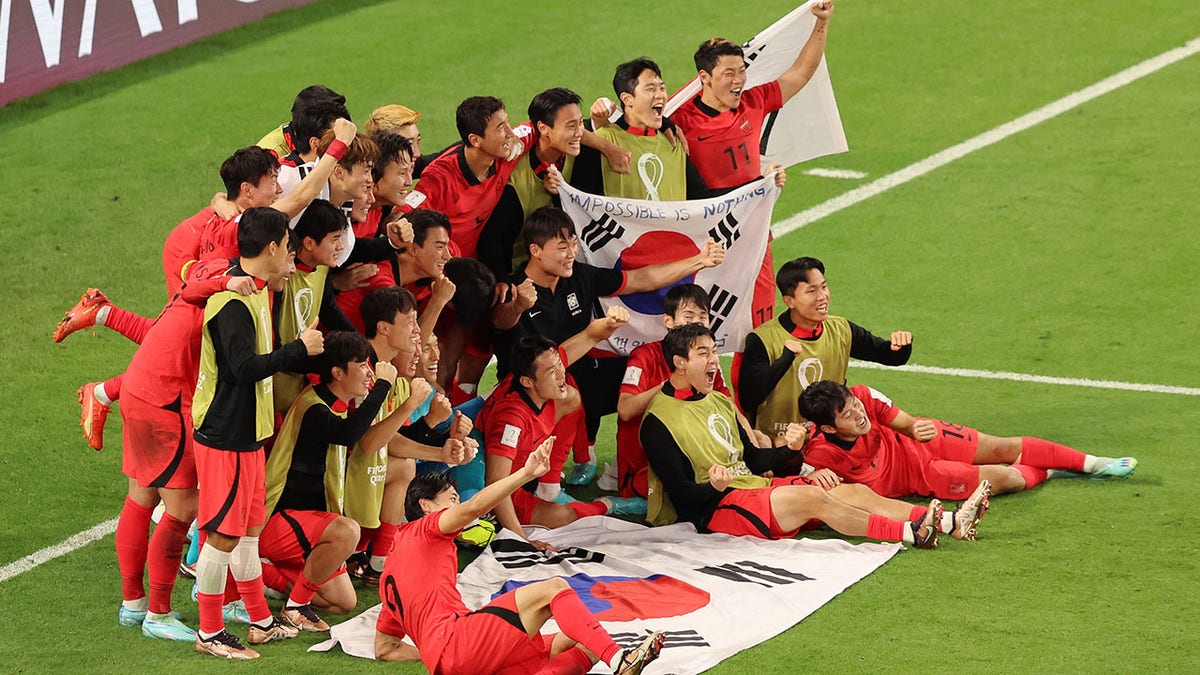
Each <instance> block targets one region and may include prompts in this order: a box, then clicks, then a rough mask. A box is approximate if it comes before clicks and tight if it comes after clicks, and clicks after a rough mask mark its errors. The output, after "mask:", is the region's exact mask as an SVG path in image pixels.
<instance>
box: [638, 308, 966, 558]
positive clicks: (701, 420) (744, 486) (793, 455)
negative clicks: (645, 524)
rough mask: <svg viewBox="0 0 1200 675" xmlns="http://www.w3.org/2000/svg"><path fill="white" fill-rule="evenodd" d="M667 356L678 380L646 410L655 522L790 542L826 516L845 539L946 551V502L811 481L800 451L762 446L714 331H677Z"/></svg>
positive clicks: (692, 327)
mask: <svg viewBox="0 0 1200 675" xmlns="http://www.w3.org/2000/svg"><path fill="white" fill-rule="evenodd" d="M663 352H664V353H665V354H666V356H667V359H668V360H669V361H670V362H671V364H672V366H673V368H672V372H671V377H670V379H669V380H667V382H666V383H665V384H663V386H662V391H661V392H660V393H659V394H658V395H656V396H655V397H654V399H653V400H652V401H651V402H650V406H649V407H648V408H647V409H646V416H645V418H644V419H643V420H642V430H641V440H642V447H644V448H645V449H646V457H647V459H648V460H649V461H650V469H651V473H650V476H649V484H650V500H649V501H650V505H649V518H648V519H649V520H650V522H651V523H653V524H655V525H664V524H667V523H671V522H675V521H676V520H684V521H688V522H691V523H693V524H695V525H696V527H697V529H699V530H701V531H710V532H723V533H725V534H734V535H750V536H756V537H762V538H764V539H780V538H787V537H792V536H795V535H796V533H797V532H799V531H800V529H801V528H803V527H804V526H805V525H807V524H809V522H810V521H812V520H820V521H822V522H824V523H826V524H827V525H829V526H830V527H832V528H833V529H835V530H837V531H838V532H840V533H842V534H847V535H851V536H857V537H861V536H867V537H871V538H872V539H880V540H884V541H904V542H907V543H910V544H913V545H914V546H916V547H917V548H934V547H935V546H937V535H938V529H939V528H938V524H939V523H940V522H941V520H942V506H941V502H940V501H938V500H937V499H934V500H932V501H931V502H930V503H929V507H928V508H926V507H923V506H913V505H912V504H907V503H905V502H901V501H896V500H894V499H887V498H885V497H881V496H880V495H878V494H875V493H874V492H872V491H871V489H870V488H868V487H866V486H865V485H852V484H845V483H843V484H840V485H839V484H836V482H834V481H831V480H830V474H831V473H832V472H829V471H817V472H814V473H812V474H811V475H810V476H809V477H801V476H798V475H796V474H797V473H799V471H800V470H801V466H802V459H803V458H802V455H800V454H799V453H798V452H796V448H794V447H790V446H787V445H784V446H781V447H778V448H772V447H758V446H756V445H755V444H754V443H753V442H752V441H751V438H750V436H749V434H747V433H746V431H745V430H744V429H742V427H741V426H740V425H739V424H738V422H737V417H736V414H735V412H734V407H733V401H731V400H730V399H729V397H728V396H725V395H724V394H721V393H720V392H716V391H714V390H713V384H714V382H715V381H716V375H717V371H718V370H719V369H720V362H719V360H718V358H717V350H716V343H715V342H714V340H713V336H712V332H711V331H710V330H709V329H707V328H705V327H704V326H702V325H700V324H695V323H693V324H687V325H684V326H680V327H678V328H674V329H672V330H671V331H670V332H668V333H667V336H666V337H665V338H663ZM797 447H798V446H797ZM768 473H770V474H772V475H767V474H768ZM985 499H986V491H983V492H981V494H979V495H975V496H973V498H972V499H971V500H968V503H967V505H966V506H965V507H964V508H963V509H960V510H959V512H958V514H957V519H958V520H959V521H960V523H961V525H960V526H959V527H956V528H955V531H954V534H955V535H956V536H960V538H969V537H966V536H964V535H965V533H966V532H968V531H970V530H971V529H972V528H974V526H975V523H976V521H977V520H978V517H979V515H980V513H981V512H982V506H983V503H984V500H985Z"/></svg>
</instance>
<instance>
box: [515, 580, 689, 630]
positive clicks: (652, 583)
mask: <svg viewBox="0 0 1200 675" xmlns="http://www.w3.org/2000/svg"><path fill="white" fill-rule="evenodd" d="M563 578H564V579H566V581H567V583H568V584H569V585H570V586H571V588H572V589H574V590H575V592H576V593H578V594H579V599H580V600H583V604H584V606H586V607H587V608H588V610H589V611H591V613H592V614H595V615H596V618H597V619H598V620H600V621H633V620H635V619H662V618H666V617H671V616H683V615H684V614H690V613H692V612H694V611H696V610H698V609H700V608H702V607H705V606H707V605H708V602H709V595H708V592H707V591H704V590H701V589H699V588H696V587H695V586H692V585H691V584H688V583H684V582H682V581H680V580H679V579H676V578H674V577H669V576H667V575H665V574H654V575H651V576H648V577H621V576H603V577H593V576H589V575H587V574H574V575H572V576H569V577H563ZM531 583H534V582H532V581H508V582H505V584H504V586H503V587H501V589H500V590H499V591H497V592H496V594H495V595H494V596H492V599H493V600H494V599H495V598H497V597H499V596H501V595H504V594H505V593H508V592H510V591H514V590H516V589H518V588H520V587H522V586H525V585H527V584H531Z"/></svg>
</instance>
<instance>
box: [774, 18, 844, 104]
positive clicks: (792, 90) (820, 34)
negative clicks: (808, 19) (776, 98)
mask: <svg viewBox="0 0 1200 675" xmlns="http://www.w3.org/2000/svg"><path fill="white" fill-rule="evenodd" d="M824 4H825V5H827V9H828V12H829V13H830V14H832V13H833V2H832V0H826V2H825V3H824ZM828 37H829V17H828V16H826V17H825V18H821V17H820V16H818V18H817V22H816V24H815V25H813V30H812V33H811V34H810V35H809V36H808V42H806V43H804V48H803V49H801V50H800V53H799V54H798V55H797V56H796V60H795V61H794V62H792V65H791V67H789V68H788V69H787V71H786V72H784V74H783V75H780V76H779V80H778V82H779V92H780V94H781V96H782V98H783V101H784V103H786V102H787V101H788V100H789V99H791V98H792V97H793V96H795V95H796V94H798V93H800V90H801V89H803V88H804V85H806V84H808V81H809V80H810V79H812V76H813V73H815V72H816V71H817V66H818V65H820V63H821V58H822V57H823V56H824V55H825V43H826V41H827V39H828Z"/></svg>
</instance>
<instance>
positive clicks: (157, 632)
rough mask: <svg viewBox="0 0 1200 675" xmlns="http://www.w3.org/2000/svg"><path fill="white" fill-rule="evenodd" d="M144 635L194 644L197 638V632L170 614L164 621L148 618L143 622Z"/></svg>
mask: <svg viewBox="0 0 1200 675" xmlns="http://www.w3.org/2000/svg"><path fill="white" fill-rule="evenodd" d="M142 635H145V636H146V637H148V638H157V639H159V640H174V641H176V642H194V641H195V640H196V637H197V635H196V631H194V630H192V629H191V628H188V626H187V625H186V624H184V623H183V622H182V621H180V620H179V619H177V618H175V617H173V616H171V615H170V614H168V615H167V616H166V617H165V618H162V619H155V618H153V617H150V616H147V617H146V620H145V621H143V622H142Z"/></svg>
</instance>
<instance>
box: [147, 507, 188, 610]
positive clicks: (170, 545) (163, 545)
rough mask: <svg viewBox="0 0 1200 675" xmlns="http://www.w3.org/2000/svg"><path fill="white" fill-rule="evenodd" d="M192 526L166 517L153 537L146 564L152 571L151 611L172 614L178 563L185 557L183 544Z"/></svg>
mask: <svg viewBox="0 0 1200 675" xmlns="http://www.w3.org/2000/svg"><path fill="white" fill-rule="evenodd" d="M190 526H191V524H190V523H185V522H183V521H182V520H177V519H176V518H175V517H174V516H172V515H171V514H169V513H164V514H163V516H162V519H161V520H159V521H158V527H156V528H154V534H152V535H151V536H150V549H149V553H148V555H147V558H146V563H147V565H148V566H149V568H150V611H151V612H152V613H154V614H166V613H167V612H170V611H171V591H172V590H173V589H174V588H175V577H176V576H178V575H179V559H180V558H182V557H183V541H184V540H185V539H187V531H188V527H190Z"/></svg>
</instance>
